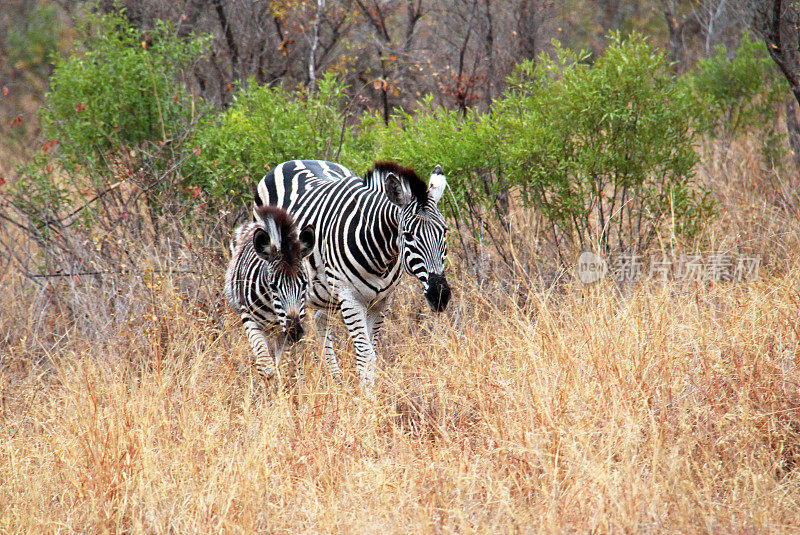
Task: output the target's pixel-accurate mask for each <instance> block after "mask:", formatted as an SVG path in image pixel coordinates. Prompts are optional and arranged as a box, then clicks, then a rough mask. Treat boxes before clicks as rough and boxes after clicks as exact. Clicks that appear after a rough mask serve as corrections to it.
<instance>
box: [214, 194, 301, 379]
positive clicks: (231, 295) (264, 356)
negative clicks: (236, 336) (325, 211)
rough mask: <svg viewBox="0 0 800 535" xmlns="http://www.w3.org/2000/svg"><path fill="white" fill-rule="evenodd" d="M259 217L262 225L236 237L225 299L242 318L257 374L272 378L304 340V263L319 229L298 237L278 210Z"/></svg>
mask: <svg viewBox="0 0 800 535" xmlns="http://www.w3.org/2000/svg"><path fill="white" fill-rule="evenodd" d="M255 213H256V214H257V216H258V220H257V221H253V222H251V223H246V224H244V225H241V226H239V227H238V228H237V229H236V230H235V231H234V233H233V239H232V240H231V261H230V264H229V265H228V270H227V271H226V273H225V297H227V299H228V303H230V305H231V308H233V310H234V311H235V312H238V313H239V314H241V317H242V324H243V325H244V329H245V332H246V333H247V338H248V339H249V341H250V346H251V347H252V348H253V352H254V353H255V362H254V364H255V368H256V371H257V372H258V373H259V375H260V376H261V377H263V378H264V379H269V378H271V377H272V376H273V375H275V374H276V373H277V370H278V366H279V365H280V361H281V355H282V353H283V350H284V346H286V345H287V344H289V345H291V344H295V343H297V342H298V341H299V340H300V338H301V337H302V336H303V318H304V317H305V315H306V304H307V302H308V287H309V277H308V273H307V270H306V266H305V265H304V259H305V258H306V257H307V256H308V255H310V254H311V251H312V248H313V247H314V228H313V227H311V226H305V227H304V228H303V230H302V231H301V232H300V233H299V234H298V232H297V227H296V225H295V223H294V221H292V217H291V216H290V215H289V214H288V213H286V212H285V211H284V210H281V209H280V208H277V207H274V206H261V207H258V208H256V211H255ZM301 365H302V363H300V362H298V363H297V369H298V370H299V369H300V366H301Z"/></svg>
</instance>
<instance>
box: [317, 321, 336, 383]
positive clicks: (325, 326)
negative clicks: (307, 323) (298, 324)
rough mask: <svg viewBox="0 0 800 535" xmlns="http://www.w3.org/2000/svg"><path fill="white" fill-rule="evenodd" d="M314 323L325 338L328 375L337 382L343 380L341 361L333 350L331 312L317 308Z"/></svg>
mask: <svg viewBox="0 0 800 535" xmlns="http://www.w3.org/2000/svg"><path fill="white" fill-rule="evenodd" d="M314 323H315V324H316V326H317V333H318V334H319V336H320V338H321V339H323V340H324V341H323V348H324V349H323V355H324V358H325V369H326V370H328V375H330V376H331V378H333V380H334V381H336V382H337V383H341V382H342V370H341V369H339V361H338V360H337V359H336V352H335V351H334V350H333V332H332V329H331V326H330V312H329V311H327V310H317V311H316V312H315V313H314Z"/></svg>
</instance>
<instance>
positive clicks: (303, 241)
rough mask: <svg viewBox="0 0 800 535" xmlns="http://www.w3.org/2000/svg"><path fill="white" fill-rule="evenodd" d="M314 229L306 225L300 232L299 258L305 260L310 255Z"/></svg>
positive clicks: (312, 248)
mask: <svg viewBox="0 0 800 535" xmlns="http://www.w3.org/2000/svg"><path fill="white" fill-rule="evenodd" d="M314 239H315V234H314V227H313V226H312V225H306V227H305V228H303V230H301V231H300V257H301V258H305V257H307V256H308V255H310V254H311V253H312V251H313V250H314Z"/></svg>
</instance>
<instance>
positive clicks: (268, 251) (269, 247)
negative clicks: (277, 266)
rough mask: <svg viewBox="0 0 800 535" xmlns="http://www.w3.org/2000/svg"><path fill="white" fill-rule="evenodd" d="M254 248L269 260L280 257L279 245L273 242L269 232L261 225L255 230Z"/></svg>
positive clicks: (263, 257) (261, 256)
mask: <svg viewBox="0 0 800 535" xmlns="http://www.w3.org/2000/svg"><path fill="white" fill-rule="evenodd" d="M253 249H254V250H255V252H256V254H257V255H258V257H259V258H261V259H262V260H266V261H267V262H274V261H275V259H277V258H278V247H277V246H276V245H275V244H274V243H273V242H272V239H271V238H270V236H269V233H267V231H266V230H264V229H263V228H261V227H258V228H256V230H255V231H254V232H253Z"/></svg>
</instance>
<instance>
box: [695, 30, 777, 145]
mask: <svg viewBox="0 0 800 535" xmlns="http://www.w3.org/2000/svg"><path fill="white" fill-rule="evenodd" d="M688 81H689V83H690V85H691V87H692V88H693V89H694V91H695V92H696V94H697V96H698V98H700V99H707V100H708V101H709V102H710V104H711V110H712V112H713V115H714V120H715V123H716V126H717V128H718V129H720V130H722V131H724V132H727V133H728V134H730V135H732V136H736V135H738V134H740V133H743V132H747V131H752V130H758V131H761V130H762V129H764V128H769V126H770V125H772V124H774V122H775V114H776V110H777V107H778V106H777V104H778V102H779V101H780V99H781V97H782V96H784V95H785V94H786V90H787V89H788V87H787V85H786V82H785V79H784V78H783V77H782V76H780V74H779V73H778V72H777V70H776V67H775V63H774V62H773V61H772V59H771V58H770V57H769V56H768V54H767V52H766V51H765V50H764V43H762V42H760V41H753V40H752V39H751V38H750V34H749V33H746V34H745V35H744V36H743V37H742V42H741V44H740V45H739V48H737V49H736V52H735V54H734V55H733V57H732V58H729V57H728V53H727V50H726V49H725V47H723V46H717V47H716V48H715V49H714V55H713V56H711V57H710V58H707V59H704V60H702V61H700V62H698V64H697V70H696V71H695V72H694V73H692V74H690V75H688Z"/></svg>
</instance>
